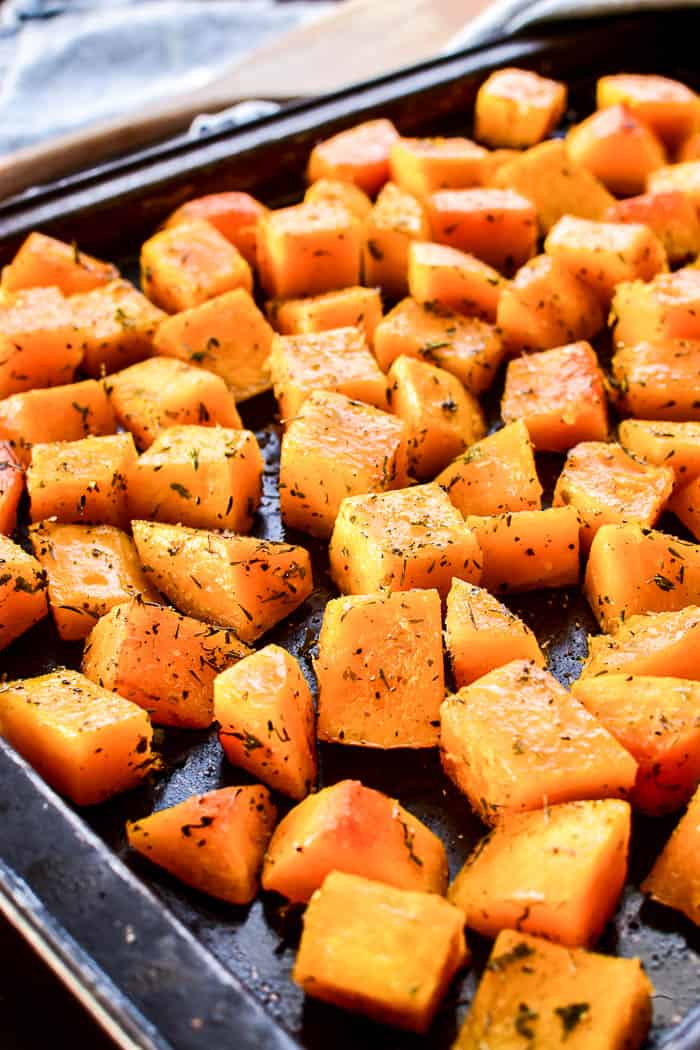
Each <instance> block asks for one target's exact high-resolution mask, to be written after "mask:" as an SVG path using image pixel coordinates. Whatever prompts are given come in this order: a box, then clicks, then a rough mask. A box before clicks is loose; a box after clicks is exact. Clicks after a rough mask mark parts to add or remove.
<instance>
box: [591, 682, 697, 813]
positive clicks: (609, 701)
mask: <svg viewBox="0 0 700 1050" xmlns="http://www.w3.org/2000/svg"><path fill="white" fill-rule="evenodd" d="M572 692H573V694H574V696H575V697H576V699H577V700H580V701H581V703H582V704H583V705H584V706H585V707H587V708H588V710H589V711H590V712H591V714H593V715H595V717H596V718H597V719H598V720H599V721H600V722H602V723H603V725H604V726H605V728H606V729H607V730H609V732H611V733H612V735H613V736H614V737H615V739H616V740H619V741H620V743H621V744H622V746H623V747H624V748H626V749H627V751H629V753H630V754H631V755H633V757H634V758H635V759H636V760H637V762H638V763H639V768H638V770H637V780H636V783H635V785H634V789H633V790H632V792H631V793H630V802H631V803H632V805H633V806H635V807H637V808H638V809H641V810H642V812H644V813H648V814H649V815H650V816H660V815H661V814H663V813H675V812H676V811H677V810H679V809H682V807H683V806H685V804H686V803H687V802H688V799H689V798H690V796H691V795H692V794H693V792H694V791H695V788H696V786H697V784H698V783H699V782H700V684H698V683H696V682H689V681H687V680H685V679H683V678H653V677H645V676H642V675H632V674H629V675H627V674H606V675H601V677H600V678H587V679H586V680H585V681H583V682H574V685H573V687H572Z"/></svg>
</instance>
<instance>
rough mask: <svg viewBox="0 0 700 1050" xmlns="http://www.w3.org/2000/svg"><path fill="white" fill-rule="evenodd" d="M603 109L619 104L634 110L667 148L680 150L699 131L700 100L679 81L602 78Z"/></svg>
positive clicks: (650, 77)
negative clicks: (677, 147)
mask: <svg viewBox="0 0 700 1050" xmlns="http://www.w3.org/2000/svg"><path fill="white" fill-rule="evenodd" d="M596 101H597V103H598V108H599V109H604V108H606V107H608V106H615V105H618V104H619V103H622V104H624V105H625V106H627V107H628V109H631V110H632V112H633V113H634V115H635V116H636V117H638V118H639V119H640V120H643V121H644V123H645V124H646V125H647V126H648V127H650V128H651V130H652V131H653V132H654V134H655V135H658V136H659V138H660V139H661V141H662V142H665V143H666V145H667V146H669V147H674V146H677V145H678V144H679V143H680V142H682V141H683V139H685V138H687V137H688V135H690V134H691V132H693V131H694V130H695V128H696V127H697V124H698V119H699V116H700V99H698V96H697V95H696V93H695V92H694V91H692V90H691V89H690V88H689V87H686V85H685V84H682V83H681V82H680V81H679V80H671V79H670V78H669V77H662V76H658V75H657V74H649V73H646V74H645V73H617V74H615V75H613V76H607V77H601V78H600V80H599V81H598V84H597V87H596Z"/></svg>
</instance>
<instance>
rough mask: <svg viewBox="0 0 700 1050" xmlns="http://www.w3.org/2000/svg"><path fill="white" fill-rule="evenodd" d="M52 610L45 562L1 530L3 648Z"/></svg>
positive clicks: (0, 625)
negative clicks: (47, 597) (48, 601)
mask: <svg viewBox="0 0 700 1050" xmlns="http://www.w3.org/2000/svg"><path fill="white" fill-rule="evenodd" d="M48 611H49V606H48V603H47V600H46V576H45V574H44V572H43V570H42V567H41V565H40V564H39V562H38V561H37V560H36V558H32V556H31V554H27V552H26V551H24V550H22V548H21V547H20V546H18V545H17V544H16V543H13V542H12V540H11V539H9V537H7V536H5V535H2V534H0V650H2V649H6V648H7V646H8V645H9V644H10V642H13V641H14V640H15V638H19V636H20V635H21V634H24V632H25V631H28V630H29V628H30V627H33V626H34V624H35V623H38V622H39V620H43V618H44V617H45V616H46V614H47V613H48ZM1 729H2V718H1V716H0V730H1Z"/></svg>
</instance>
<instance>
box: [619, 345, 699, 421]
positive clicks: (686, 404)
mask: <svg viewBox="0 0 700 1050" xmlns="http://www.w3.org/2000/svg"><path fill="white" fill-rule="evenodd" d="M610 371H611V377H610V388H611V394H612V398H613V400H614V401H615V403H616V405H617V407H618V409H619V410H620V411H621V412H628V413H629V414H630V415H633V416H638V417H639V418H640V419H657V420H660V419H664V420H666V419H668V420H679V421H681V422H685V421H687V420H700V398H698V396H697V392H698V379H699V378H700V338H698V339H695V340H693V339H665V340H663V342H658V343H646V342H645V343H637V344H636V345H635V346H625V347H622V348H621V349H620V350H618V351H617V352H616V353H615V355H614V356H613V359H612V362H611V366H610Z"/></svg>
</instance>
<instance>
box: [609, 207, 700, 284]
mask: <svg viewBox="0 0 700 1050" xmlns="http://www.w3.org/2000/svg"><path fill="white" fill-rule="evenodd" d="M602 218H603V220H604V221H605V222H632V223H640V222H641V223H643V224H644V225H645V226H648V227H649V229H650V230H653V231H654V233H655V234H656V236H657V237H658V238H659V240H660V241H661V243H662V244H663V246H664V248H665V249H666V255H667V257H668V261H669V263H670V264H671V265H672V266H673V265H677V264H678V263H680V262H684V261H685V260H686V259H688V258H689V257H690V256H695V255H697V254H698V252H700V217H699V216H698V212H697V209H696V208H695V207H694V205H693V203H692V201H691V200H689V198H688V197H687V196H686V195H685V193H682V192H681V191H680V190H657V191H656V192H655V193H642V194H640V195H639V196H638V197H628V198H627V200H624V201H616V202H615V204H613V205H611V207H610V208H608V210H607V211H606V213H605V215H603V216H602Z"/></svg>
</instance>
